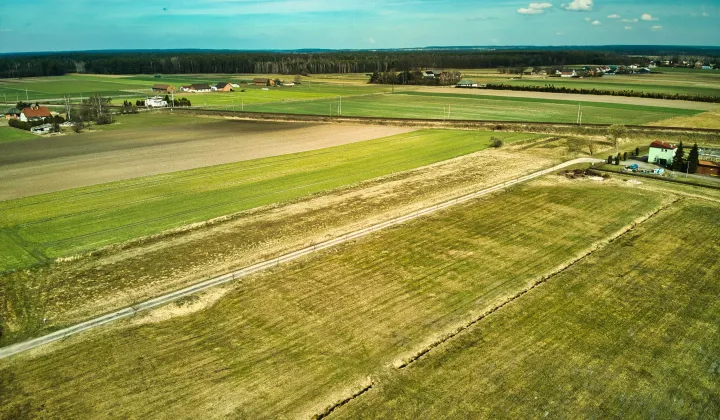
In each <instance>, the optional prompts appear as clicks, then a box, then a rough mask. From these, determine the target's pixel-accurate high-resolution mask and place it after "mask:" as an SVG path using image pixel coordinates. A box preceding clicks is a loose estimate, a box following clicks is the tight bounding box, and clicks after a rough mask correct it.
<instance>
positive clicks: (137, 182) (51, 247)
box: [0, 130, 536, 270]
mask: <svg viewBox="0 0 720 420" xmlns="http://www.w3.org/2000/svg"><path fill="white" fill-rule="evenodd" d="M491 136H497V137H500V138H503V139H504V140H505V141H506V142H508V143H511V142H513V141H518V140H525V139H531V138H535V137H536V135H532V134H530V135H528V134H515V133H503V134H496V133H489V132H475V131H450V130H436V131H433V130H424V131H416V132H412V133H408V134H404V135H399V136H392V137H387V138H382V139H377V140H371V141H366V142H361V143H354V144H349V145H344V146H338V147H332V148H327V149H321V150H317V151H312V152H304V153H299V154H291V155H283V156H276V157H272V158H264V159H258V160H251V161H245V162H239V163H234V164H228V165H221V166H214V167H209V168H201V169H195V170H189V171H183V172H176V173H170V174H166V175H158V176H152V177H146V178H137V179H133V180H129V181H121V182H114V183H110V184H104V185H98V186H92V187H87V188H80V189H73V190H66V191H61V192H58V193H52V194H45V195H39V196H33V197H28V198H22V199H17V200H10V201H4V202H0V251H2V255H3V257H4V258H3V260H2V261H1V262H0V270H9V269H18V268H24V267H28V266H31V265H34V264H37V263H42V262H44V261H46V260H47V259H53V258H57V257H61V256H67V255H73V254H76V253H81V252H86V251H90V250H93V249H97V248H98V247H101V246H104V245H109V244H113V243H118V242H122V241H126V240H129V239H132V238H137V237H140V236H144V235H150V234H154V233H158V232H161V231H164V230H166V229H170V228H175V227H179V226H182V225H185V224H190V223H194V222H201V221H205V220H208V219H210V218H214V217H218V216H222V215H227V214H230V213H234V212H239V211H243V210H247V209H251V208H254V207H259V206H263V205H267V204H272V203H280V202H287V201H290V200H294V199H297V198H299V197H302V196H306V195H308V194H313V193H317V192H321V191H327V190H330V189H333V188H337V187H340V186H344V185H349V184H353V183H357V182H361V181H364V180H368V179H372V178H375V177H379V176H383V175H388V174H392V173H394V172H400V171H404V170H408V169H412V168H416V167H420V166H424V165H428V164H431V163H435V162H439V161H443V160H446V159H450V158H454V157H457V156H461V155H465V154H468V153H473V152H476V151H479V150H483V149H485V148H487V147H489V144H490V141H489V140H490V137H491Z"/></svg>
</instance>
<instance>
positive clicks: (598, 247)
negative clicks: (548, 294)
mask: <svg viewBox="0 0 720 420" xmlns="http://www.w3.org/2000/svg"><path fill="white" fill-rule="evenodd" d="M680 200H681V198H678V197H675V198H674V199H673V200H671V201H668V202H666V203H663V204H661V205H660V207H658V208H657V209H655V210H653V211H651V212H650V213H647V214H645V215H643V216H641V217H639V218H637V219H635V220H634V221H633V222H632V223H630V224H629V225H627V226H625V227H623V228H622V229H620V230H618V231H617V232H615V233H613V234H612V235H610V237H609V238H606V239H601V240H600V241H597V242H595V243H594V244H592V246H590V248H588V249H587V250H585V251H584V252H582V254H580V255H578V256H576V257H575V258H574V259H573V260H572V261H570V262H569V263H567V264H563V265H562V266H560V267H557V268H556V269H555V270H553V271H551V272H550V273H549V274H544V275H542V276H541V277H540V278H539V279H537V280H535V281H534V282H533V283H532V284H531V285H530V286H529V287H527V288H525V289H523V290H521V291H519V292H518V293H516V294H515V295H513V296H512V297H510V298H509V299H507V300H505V301H504V302H502V303H500V304H498V305H496V306H494V307H493V308H491V309H488V310H486V311H485V312H483V313H482V314H480V315H479V316H477V317H476V318H474V319H473V320H471V321H470V322H468V323H467V324H464V325H461V326H460V327H457V328H456V329H455V330H453V331H451V332H450V333H448V334H446V335H445V336H443V337H441V338H439V339H438V340H436V341H434V342H433V343H431V344H430V345H428V346H426V347H425V348H423V349H422V350H420V351H418V352H417V353H415V355H413V356H411V357H410V358H408V359H406V360H405V361H403V362H402V363H400V364H398V365H396V368H397V369H405V368H406V367H408V366H410V365H411V364H413V363H415V362H416V361H418V360H420V359H421V358H422V357H423V356H425V355H426V354H428V353H430V352H431V351H432V350H433V349H435V348H437V347H440V346H441V345H443V344H444V343H446V342H448V341H450V340H452V339H453V338H455V337H456V336H458V335H459V334H461V333H463V332H465V331H467V330H469V329H470V328H472V327H473V326H474V325H475V324H477V323H479V322H480V321H482V320H484V319H485V318H487V317H489V316H490V315H492V314H494V313H495V312H497V311H499V310H500V309H502V308H503V307H505V306H507V305H509V304H511V303H513V302H514V301H516V300H517V299H519V298H521V297H522V296H524V295H525V294H527V293H530V292H531V291H532V290H533V289H535V288H537V287H539V286H541V285H543V284H545V283H547V282H548V281H550V280H552V279H553V278H555V277H557V276H558V275H560V274H562V273H563V272H565V271H567V270H569V269H570V268H572V267H574V266H575V265H577V264H578V263H581V262H582V261H583V260H585V259H586V258H587V257H589V256H591V255H593V254H594V253H596V252H598V251H602V250H604V249H605V248H607V247H608V245H610V244H612V243H613V242H615V241H617V240H618V239H621V238H622V237H623V236H625V235H627V234H628V233H630V232H632V231H633V230H635V229H636V228H637V227H638V226H640V225H642V224H643V223H645V222H647V221H648V220H650V219H652V218H654V217H655V216H657V215H658V214H660V213H661V212H663V211H665V210H667V209H668V208H670V207H672V206H673V205H674V204H675V203H677V202H678V201H680Z"/></svg>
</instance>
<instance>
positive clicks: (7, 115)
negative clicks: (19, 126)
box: [5, 108, 21, 120]
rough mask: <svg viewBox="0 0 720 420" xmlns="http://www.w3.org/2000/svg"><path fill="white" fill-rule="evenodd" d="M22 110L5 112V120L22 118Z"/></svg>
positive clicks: (12, 109) (13, 109) (15, 109)
mask: <svg viewBox="0 0 720 420" xmlns="http://www.w3.org/2000/svg"><path fill="white" fill-rule="evenodd" d="M20 114H21V112H20V110H19V109H17V108H10V109H8V110H7V112H5V119H6V120H15V119H18V118H20Z"/></svg>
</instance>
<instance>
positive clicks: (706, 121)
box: [648, 109, 720, 130]
mask: <svg viewBox="0 0 720 420" xmlns="http://www.w3.org/2000/svg"><path fill="white" fill-rule="evenodd" d="M648 125H656V126H672V127H686V128H712V129H715V130H720V109H716V110H714V111H708V112H704V113H702V114H698V115H694V116H689V117H675V118H670V119H668V120H662V121H657V122H654V123H650V124H648Z"/></svg>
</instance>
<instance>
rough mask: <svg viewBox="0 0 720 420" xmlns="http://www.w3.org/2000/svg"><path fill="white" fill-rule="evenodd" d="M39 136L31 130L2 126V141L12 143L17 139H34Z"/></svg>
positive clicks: (0, 130) (0, 141)
mask: <svg viewBox="0 0 720 420" xmlns="http://www.w3.org/2000/svg"><path fill="white" fill-rule="evenodd" d="M37 138H39V137H38V136H36V135H35V134H31V133H30V132H29V131H25V130H20V129H17V128H13V127H0V143H11V142H15V141H25V140H33V139H37Z"/></svg>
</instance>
